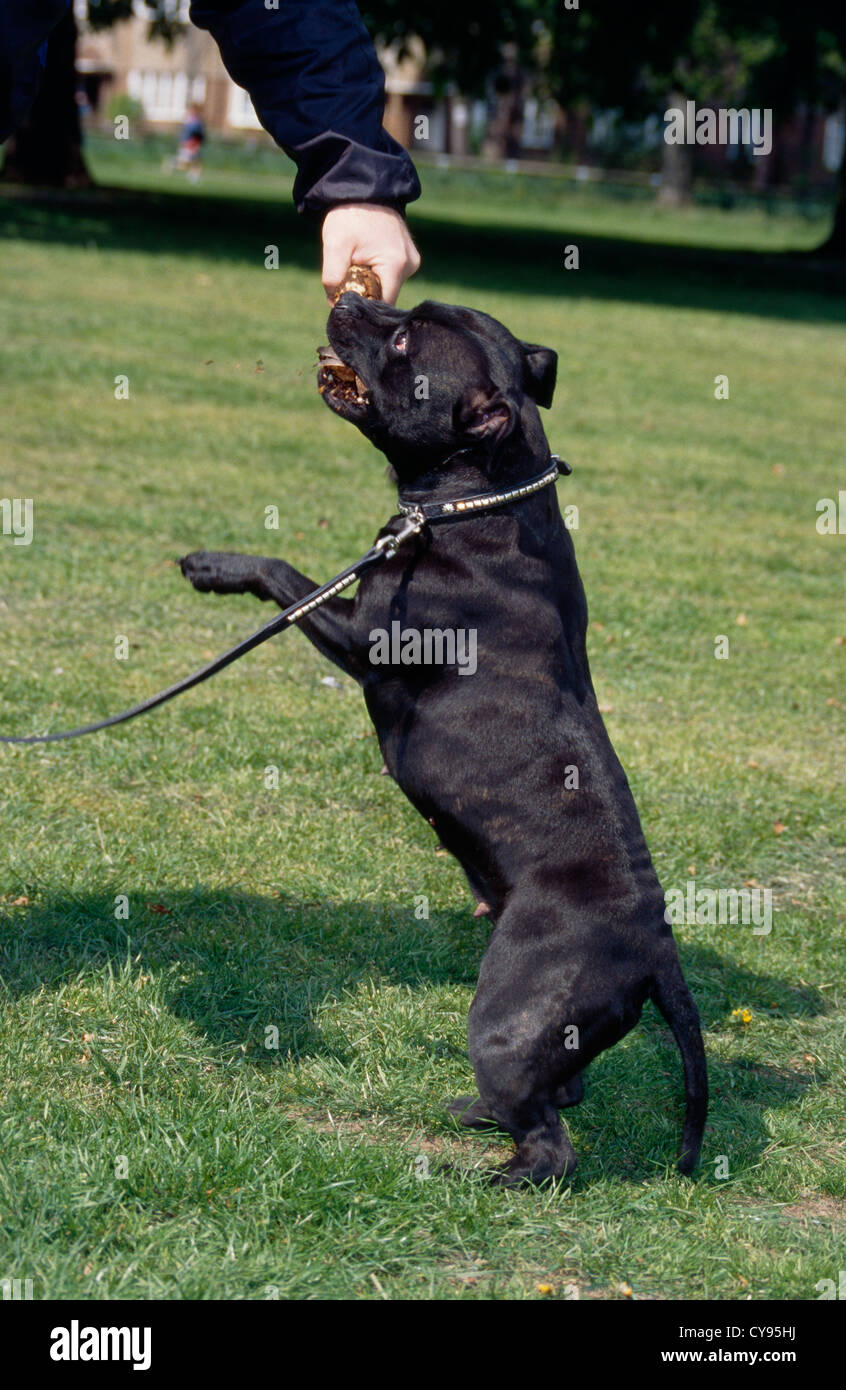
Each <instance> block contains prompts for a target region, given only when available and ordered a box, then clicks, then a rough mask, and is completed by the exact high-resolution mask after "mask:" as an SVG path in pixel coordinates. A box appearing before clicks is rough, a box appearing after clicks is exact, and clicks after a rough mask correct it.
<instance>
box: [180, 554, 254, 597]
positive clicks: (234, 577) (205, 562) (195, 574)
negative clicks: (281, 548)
mask: <svg viewBox="0 0 846 1390" xmlns="http://www.w3.org/2000/svg"><path fill="white" fill-rule="evenodd" d="M246 558H247V557H246V556H244V555H227V554H226V553H225V552H223V551H219V550H195V551H193V552H192V554H190V555H183V557H182V559H181V560H180V561H179V562H178V563H179V568H180V569H181V570H182V573H183V574H184V575H185V578H186V579H189V580H190V581H191V583H192V584H193V585H194V588H195V589H199V591H200V593H201V594H245V593H248V592H249V590H250V588H251V582H250V581H251V576H250V573H249V571H248V569H247V566H246V565H245V564H244V561H245V560H246Z"/></svg>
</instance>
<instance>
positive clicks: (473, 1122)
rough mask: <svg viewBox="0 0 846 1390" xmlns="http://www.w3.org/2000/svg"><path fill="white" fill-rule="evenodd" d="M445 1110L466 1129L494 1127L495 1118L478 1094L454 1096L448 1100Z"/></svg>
mask: <svg viewBox="0 0 846 1390" xmlns="http://www.w3.org/2000/svg"><path fill="white" fill-rule="evenodd" d="M447 1110H448V1111H449V1113H450V1115H454V1116H455V1118H456V1119H457V1120H458V1123H459V1124H460V1125H464V1126H465V1127H466V1128H467V1129H491V1128H492V1127H493V1128H496V1120H495V1119H494V1117H493V1115H491V1113H490V1111H489V1110H488V1108H487V1106H486V1105H484V1104H483V1103H482V1101H481V1100H480V1098H479V1097H478V1096H456V1098H455V1100H451V1101H449V1103H448V1105H447Z"/></svg>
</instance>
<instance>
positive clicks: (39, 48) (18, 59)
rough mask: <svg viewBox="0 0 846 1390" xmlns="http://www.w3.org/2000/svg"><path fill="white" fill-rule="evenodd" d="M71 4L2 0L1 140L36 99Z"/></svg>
mask: <svg viewBox="0 0 846 1390" xmlns="http://www.w3.org/2000/svg"><path fill="white" fill-rule="evenodd" d="M262 3H263V0H262ZM70 5H71V0H0V144H2V142H3V141H4V140H8V138H9V136H10V135H11V134H12V131H13V130H17V128H18V126H19V125H20V124H21V121H22V120H23V118H24V116H25V115H26V113H27V111H28V110H29V108H30V107H31V105H32V103H33V102H34V101H35V98H36V95H37V93H38V85H39V83H40V81H41V74H42V72H43V70H44V63H45V60H46V57H47V35H48V34H49V33H50V30H51V29H53V28H55V26H56V25H57V24H58V22H59V20H60V19H62V18H63V17H64V15H65V13H66V12H67V11H68V10H69V9H70Z"/></svg>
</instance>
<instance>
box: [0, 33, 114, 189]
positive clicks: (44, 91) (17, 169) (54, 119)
mask: <svg viewBox="0 0 846 1390" xmlns="http://www.w3.org/2000/svg"><path fill="white" fill-rule="evenodd" d="M75 57H76V20H75V19H74V14H73V9H70V10H69V11H68V13H67V15H66V16H65V17H64V19H62V20H61V21H60V22H59V23H58V24H57V25H56V27H55V29H54V30H53V31H52V33H51V34H50V39H49V42H48V44H47V65H46V67H45V69H44V74H43V77H42V82H41V88H40V90H39V93H38V96H37V97H36V99H35V102H34V104H33V106H32V109H31V110H30V111H29V113H28V115H27V116H26V118H25V119H24V121H23V123H22V124H21V125H20V126H19V127H18V129H17V130H16V131H15V134H14V135H13V136H11V138H10V139H9V140H8V141H7V142H6V158H5V162H4V164H3V172H2V178H3V179H4V180H6V181H7V182H8V183H28V184H41V185H45V184H46V185H49V186H51V187H54V188H55V187H58V188H89V187H90V186H91V183H92V179H91V176H90V175H89V173H88V170H87V169H86V167H85V162H84V160H83V158H82V130H81V127H80V121H79V107H78V106H77V102H76V66H75Z"/></svg>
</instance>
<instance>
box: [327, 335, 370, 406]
mask: <svg viewBox="0 0 846 1390" xmlns="http://www.w3.org/2000/svg"><path fill="white" fill-rule="evenodd" d="M317 360H318V364H319V366H321V367H331V368H332V375H333V376H334V378H335V380H336V381H344V382H349V383H350V384H353V383H354V384H355V389H356V391H357V392H358V394H359V395H360V396H363V395H364V393H365V391H366V390H367V387H366V386H365V384H364V382H363V381H362V379H361V377H360V376H359V375H358V374H357V373H356V372H354V371H353V369H352V367H348V366H347V364H346V362H342V361H341V359H340V357H339V356H338V354H337V352H336V351H335V349H334V348H331V347H319V348H318V349H317Z"/></svg>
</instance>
